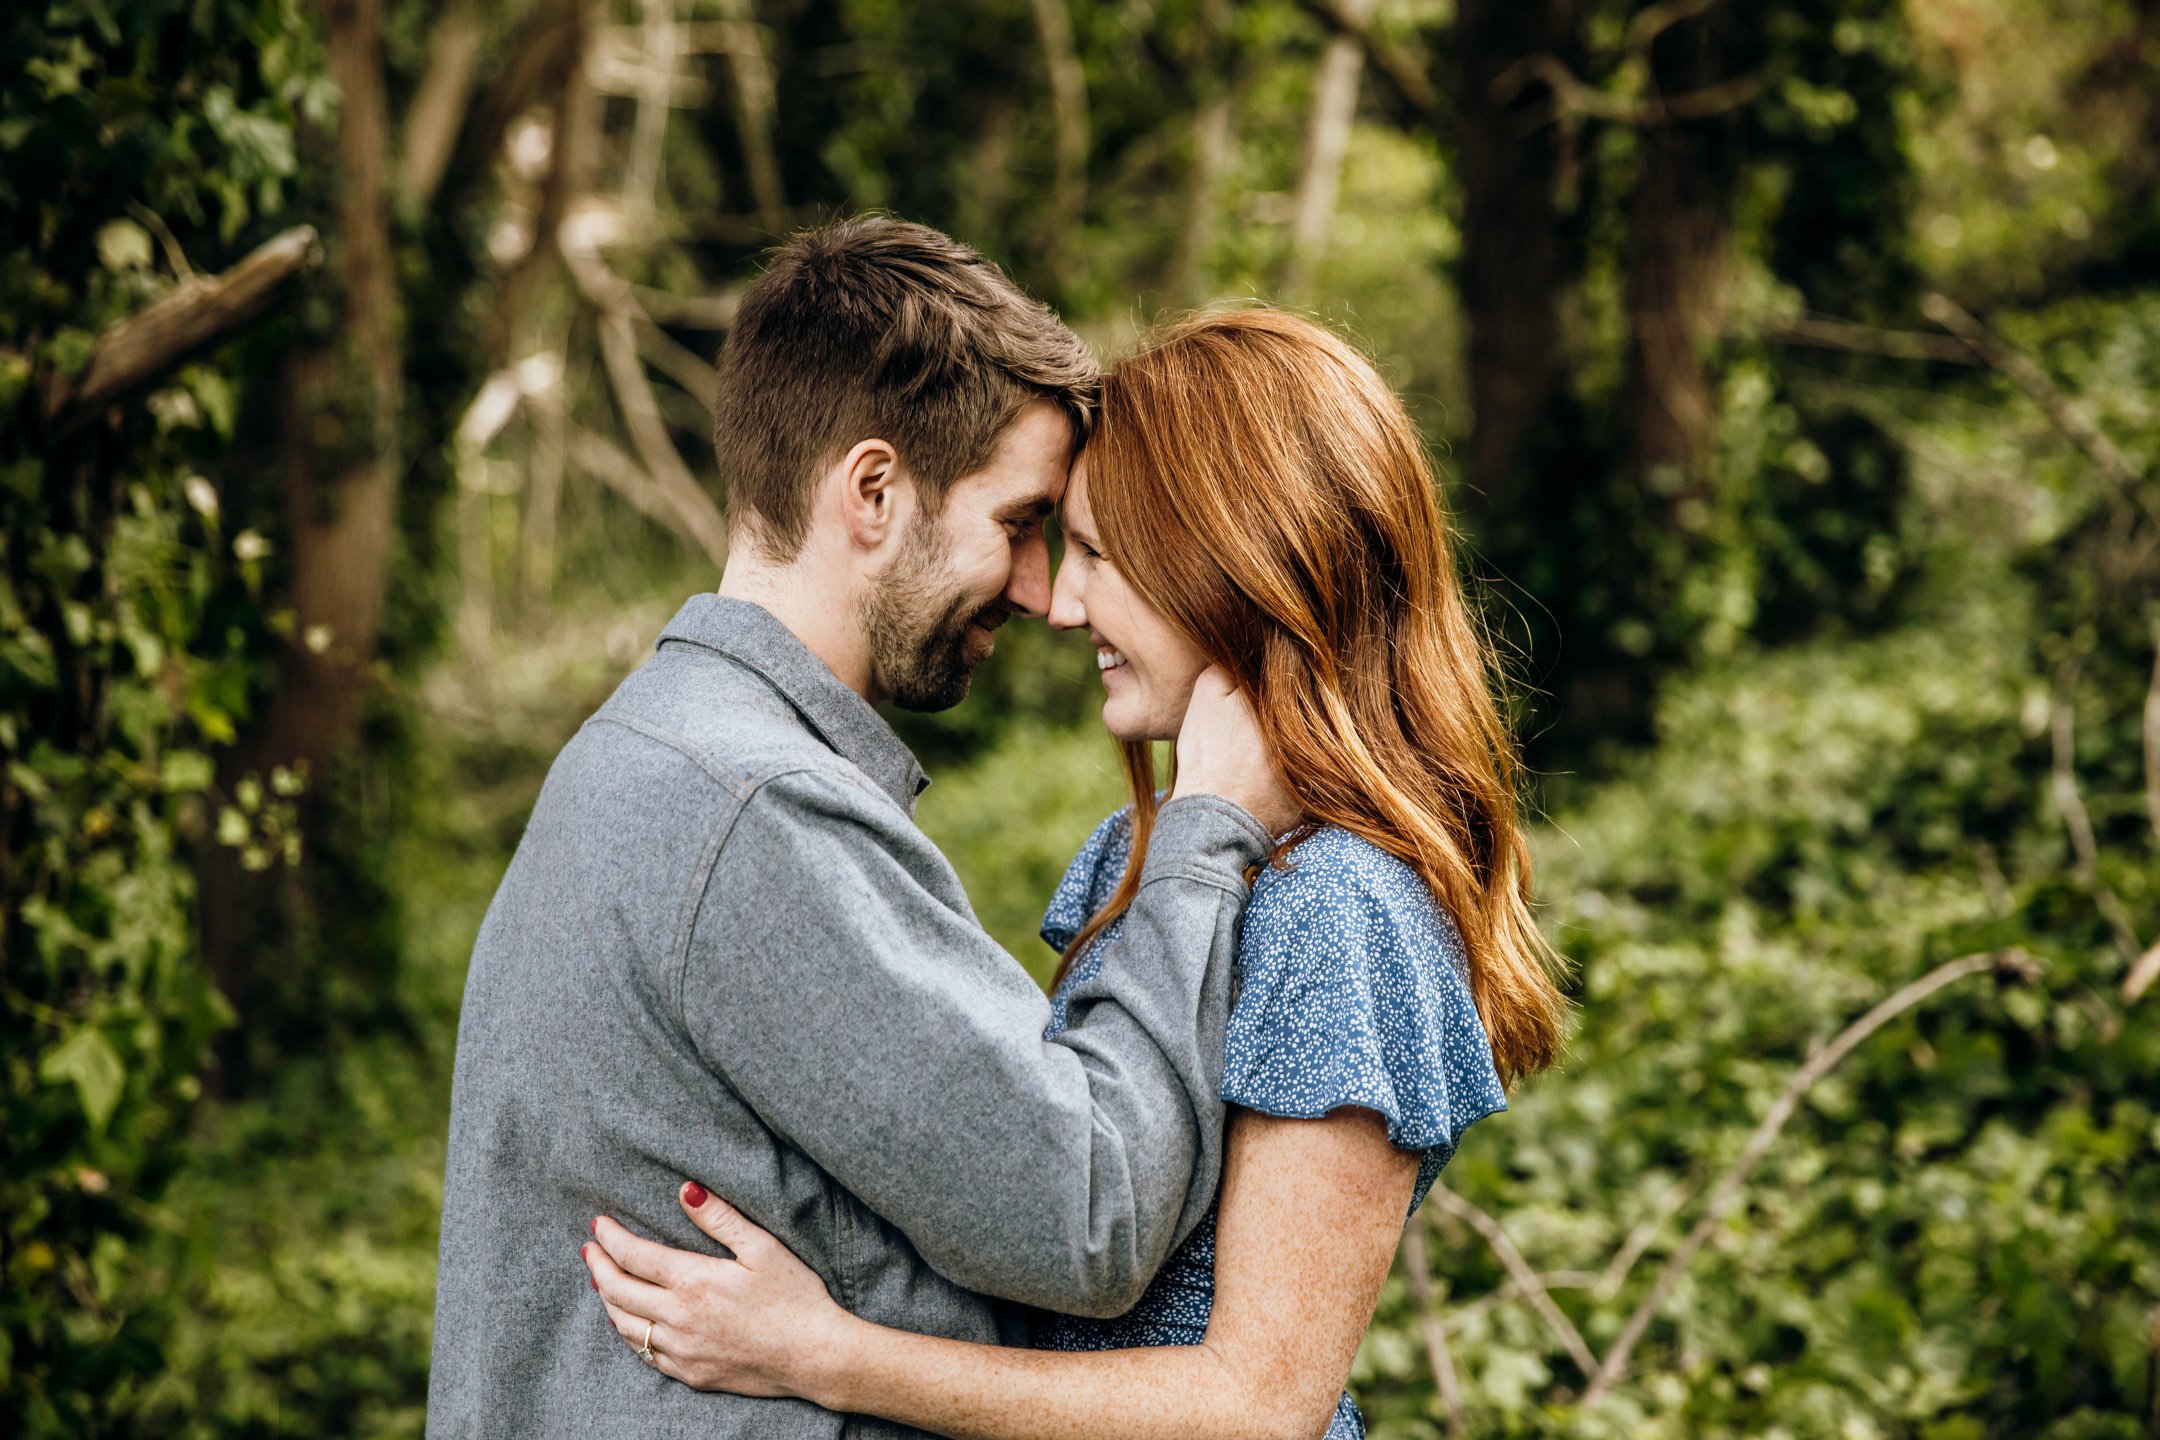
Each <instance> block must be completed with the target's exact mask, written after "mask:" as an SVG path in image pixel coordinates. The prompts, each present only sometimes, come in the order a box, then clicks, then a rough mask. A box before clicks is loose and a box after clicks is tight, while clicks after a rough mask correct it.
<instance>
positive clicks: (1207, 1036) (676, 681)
mask: <svg viewBox="0 0 2160 1440" xmlns="http://www.w3.org/2000/svg"><path fill="white" fill-rule="evenodd" d="M923 784H924V780H923V775H922V770H921V768H920V767H919V766H918V765H917V764H916V762H915V758H914V756H913V755H911V754H910V753H909V752H908V750H907V748H906V746H904V745H902V744H901V743H900V740H899V738H898V737H897V736H895V735H894V734H893V733H892V730H891V729H890V728H889V727H888V726H887V725H886V724H885V723H884V721H883V720H881V719H880V718H879V717H878V715H877V712H876V711H875V710H873V709H872V708H871V707H870V706H869V705H868V704H867V703H865V702H864V701H863V699H862V698H861V697H860V696H859V695H857V694H856V693H855V692H854V691H852V690H850V689H848V688H847V687H846V686H845V685H843V684H841V683H840V681H839V680H838V679H837V678H836V677H835V676H834V675H833V673H832V672H831V671H830V670H829V669H827V668H826V666H825V665H824V664H823V663H822V662H820V661H819V660H818V659H817V658H816V657H815V656H813V655H812V654H811V653H810V652H809V650H808V649H806V648H805V647H804V646H803V645H802V643H801V642H800V641H798V640H797V639H796V638H795V637H794V635H793V634H792V633H790V632H789V631H788V630H787V629H786V628H785V627H784V626H782V625H781V624H780V623H779V622H778V621H776V620H774V619H773V618H772V616H771V615H769V614H768V613H767V612H765V611H764V610H762V609H760V608H758V607H757V606H755V605H750V604H747V603H744V602H742V601H737V600H730V599H725V598H723V597H721V596H718V595H701V596H698V597H696V598H695V599H693V600H691V601H690V602H689V603H688V604H687V605H685V606H684V607H683V609H682V611H681V613H679V614H678V615H677V616H676V617H675V620H674V621H673V623H671V624H670V625H669V626H668V628H667V630H666V632H665V633H663V634H662V636H661V638H660V644H659V649H658V652H657V653H656V654H655V656H654V657H653V658H652V659H651V660H650V661H649V662H647V663H646V664H645V665H644V667H642V668H641V669H640V670H638V671H637V673H636V674H634V675H632V676H631V677H630V678H629V679H627V680H625V681H624V682H623V684H622V686H621V687H620V688H619V689H618V690H617V691H616V692H615V694H614V696H613V697H612V698H610V699H609V701H608V702H607V704H606V705H604V706H603V707H602V708H601V709H600V711H599V712H598V713H597V714H595V715H594V716H593V717H592V719H591V720H590V721H588V722H587V723H586V724H585V726H584V728H583V729H581V730H580V731H579V732H578V734H577V736H576V737H575V738H574V739H573V740H572V741H571V742H570V744H569V745H568V746H567V747H565V748H564V750H563V752H562V754H561V756H560V757H558V759H557V760H556V762H555V765H554V767H553V769H552V770H550V772H549V774H548V779H547V784H546V786H545V787H544V788H543V789H542V791H541V794H540V799H539V802H538V804H537V805H536V806H535V807H534V810H533V815H532V819H531V821H530V822H529V824H528V825H527V827H526V831H525V835H524V838H523V840H522V841H521V842H520V843H519V845H518V850H517V855H516V857H515V858H514V859H513V860H512V861H511V864H510V868H509V871H508V873H507V874H505V876H504V877H503V882H502V886H501V888H500V889H499V890H498V891H497V892H496V895H495V901H494V903H493V904H492V905H491V906H490V907H489V909H488V914H487V919H486V921H485V923H484V924H483V925H482V926H481V929H480V936H479V940H478V943H477V944H476V945H475V946H474V949H473V960H472V970H471V973H470V977H469V978H468V979H467V981H466V987H465V1006H464V1012H463V1016H462V1018H461V1021H460V1025H459V1029H458V1051H457V1069H456V1078H455V1083H454V1089H453V1095H452V1103H451V1119H450V1145H449V1161H448V1170H447V1174H446V1176H445V1181H444V1189H443V1228H442V1267H441V1273H440V1280H439V1283H438V1288H437V1295H436V1307H435V1348H434V1371H433V1376H432V1379H431V1382H430V1386H429V1393H428V1432H429V1434H431V1435H434V1436H442V1437H447V1436H460V1437H463V1436H482V1435H487V1436H495V1435H502V1436H509V1435H517V1436H527V1435H565V1434H576V1435H608V1436H612V1435H625V1436H629V1435H636V1436H674V1435H680V1436H684V1437H689V1436H696V1437H699V1440H724V1437H730V1436H759V1437H795V1436H804V1437H809V1436H817V1437H831V1436H836V1435H840V1434H850V1435H863V1436H869V1435H880V1436H884V1435H912V1434H914V1433H916V1432H913V1431H908V1430H904V1429H902V1428H900V1427H897V1426H892V1425H888V1424H886V1423H884V1422H881V1421H876V1420H869V1419H864V1418H862V1417H847V1416H840V1415H834V1414H832V1413H830V1412H827V1411H824V1410H820V1409H818V1408H817V1407H815V1406H812V1405H808V1404H805V1403H802V1402H799V1401H792V1400H759V1399H748V1398H744V1397H740V1396H734V1395H707V1394H700V1393H698V1392H696V1391H693V1390H691V1389H689V1388H687V1387H685V1386H683V1385H680V1384H677V1383H676V1382H674V1381H672V1380H669V1379H667V1378H666V1377H664V1376H662V1375H660V1374H658V1373H657V1372H655V1371H653V1370H651V1369H649V1368H647V1367H646V1366H645V1365H643V1364H642V1363H640V1362H639V1361H638V1360H637V1359H636V1358H635V1356H634V1355H632V1353H631V1351H630V1349H629V1348H628V1347H627V1346H625V1345H624V1344H623V1343H622V1341H621V1340H620V1339H619V1338H617V1337H616V1335H615V1333H614V1331H613V1329H612V1328H611V1327H610V1325H609V1323H608V1321H607V1318H606V1314H605V1312H604V1311H603V1310H602V1308H601V1305H600V1301H599V1298H598V1297H597V1296H596V1295H594V1294H593V1292H592V1290H591V1288H590V1287H589V1286H588V1285H587V1284H586V1281H585V1273H584V1269H583V1266H582V1265H581V1263H580V1261H579V1259H578V1254H577V1251H578V1247H579V1245H580V1244H581V1243H583V1242H584V1241H585V1240H586V1239H587V1238H588V1237H587V1231H586V1222H587V1221H588V1220H589V1219H590V1217H592V1216H593V1215H595V1214H599V1213H605V1214H609V1215H613V1216H615V1217H616V1218H618V1219H620V1220H621V1221H622V1222H623V1223H625V1224H626V1225H628V1226H630V1227H631V1228H632V1229H633V1230H635V1231H637V1232H639V1233H640V1234H644V1235H647V1236H651V1237H653V1238H655V1239H658V1240H661V1241H664V1242H666V1243H668V1244H671V1245H677V1246H682V1247H685V1248H691V1249H700V1250H706V1251H711V1250H712V1248H713V1247H712V1246H711V1245H710V1243H709V1242H707V1241H706V1240H705V1239H704V1237H703V1236H702V1235H700V1233H699V1232H698V1231H697V1230H696V1228H695V1227H693V1226H692V1225H691V1224H690V1222H689V1221H688V1219H686V1218H685V1217H684V1216H683V1214H682V1213H681V1211H680V1210H679V1209H678V1207H677V1205H676V1201H675V1192H676V1187H677V1185H678V1184H679V1183H680V1182H681V1181H682V1180H684V1179H697V1180H700V1181H702V1182H704V1183H705V1184H707V1185H709V1186H711V1187H712V1188H714V1189H715V1190H717V1191H719V1192H720V1193H721V1194H723V1195H725V1196H726V1197H727V1198H728V1199H729V1200H731V1201H733V1202H734V1203H735V1204H736V1205H737V1206H738V1207H740V1208H741V1209H742V1211H743V1212H744V1213H745V1214H746V1215H748V1216H749V1217H750V1218H751V1219H752V1220H754V1221H756V1222H757V1223H758V1224H760V1225H762V1226H764V1227H765V1228H767V1229H768V1230H771V1231H772V1232H773V1233H774V1234H775V1235H777V1236H778V1237H779V1238H780V1240H781V1241H783V1242H784V1243H785V1244H786V1245H787V1246H788V1247H789V1248H790V1249H792V1250H794V1251H795V1253H796V1254H798V1255H800V1256H801V1257H802V1258H803V1260H804V1261H805V1262H806V1263H808V1264H809V1265H810V1266H812V1267H813V1268H814V1269H815V1270H816V1271H817V1272H818V1274H819V1275H821V1276H822V1277H823V1278H824V1280H825V1283H826V1285H827V1286H828V1287H829V1288H830V1289H831V1291H832V1293H833V1295H834V1296H835V1298H837V1299H838V1300H839V1301H840V1303H841V1304H843V1305H845V1306H847V1307H848V1308H849V1309H851V1310H853V1311H855V1312H856V1313H858V1314H860V1315H863V1316H865V1317H867V1318H869V1319H872V1320H875V1321H878V1322H880V1323H883V1324H887V1325H894V1326H900V1327H903V1328H906V1329H909V1330H915V1331H920V1332H924V1333H929V1334H937V1335H947V1336H953V1337H956V1338H960V1339H968V1340H980V1341H995V1340H997V1339H998V1338H999V1335H1000V1330H999V1320H998V1314H997V1311H996V1308H995V1307H994V1305H993V1302H992V1301H991V1300H990V1299H988V1298H987V1297H988V1296H1002V1297H1005V1298H1007V1299H1011V1300H1017V1301H1022V1302H1025V1303H1028V1304H1032V1305H1039V1306H1043V1307H1045V1308H1049V1309H1056V1310H1063V1311H1068V1312H1072V1313H1077V1314H1090V1315H1109V1314H1116V1313H1119V1312H1121V1311H1123V1310H1124V1309H1126V1308H1128V1307H1129V1306H1130V1305H1131V1304H1132V1303H1133V1301H1134V1300H1136V1299H1137V1298H1138V1297H1139V1295H1140V1293H1141V1291H1142V1289H1143V1288H1144V1287H1145V1286H1146V1284H1147V1281H1148V1279H1149V1277H1150V1276H1151V1275H1153V1274H1154V1272H1155V1270H1156V1268H1157V1267H1158V1266H1159V1265H1160V1264H1161V1263H1162V1261H1163V1259H1164V1257H1165V1256H1167V1255H1168V1254H1169V1252H1170V1250H1171V1249H1172V1247H1173V1246H1174V1245H1175V1244H1176V1243H1177V1242H1178V1241H1179V1240H1181V1239H1182V1238H1183V1237H1184V1235H1185V1233H1186V1232H1187V1231H1188V1230H1189V1229H1191V1227H1192V1226H1193V1224H1194V1223H1195V1222H1197V1221H1198V1220H1199V1218H1200V1217H1201V1216H1202V1215H1203V1214H1204V1213H1205V1212H1206V1210H1207V1208H1208V1205H1209V1203H1210V1201H1211V1200H1212V1198H1213V1196H1214V1191H1215V1185H1216V1179H1217V1173H1218V1169H1219V1165H1220V1158H1221V1141H1222V1107H1221V1103H1220V1101H1219V1099H1218V1098H1217V1096H1218V1090H1219V1087H1220V1079H1221V1070H1222V1047H1223V1026H1224V1021H1225V1016H1226V1012H1227V1001H1228V988H1229V984H1230V968H1231V961H1232V959H1233V957H1234V953H1235V948H1236V938H1237V936H1236V932H1237V926H1238V922H1239V918H1240V916H1241V914H1242V910H1243V906H1244V900H1245V889H1246V887H1245V882H1244V878H1243V876H1244V872H1245V870H1246V868H1247V867H1248V866H1251V865H1253V864H1255V863H1257V862H1258V861H1259V860H1261V859H1262V858H1263V857H1264V855H1265V854H1266V852H1267V847H1268V843H1269V839H1268V836H1267V834H1266V833H1265V831H1263V830H1262V829H1261V827H1260V826H1259V825H1258V824H1257V823H1256V822H1254V821H1253V819H1252V818H1251V817H1250V816H1249V815H1247V814H1246V813H1245V812H1244V811H1243V810H1241V809H1239V808H1238V807H1237V806H1235V805H1231V804H1229V803H1227V802H1225V801H1221V800H1217V799H1214V798H1211V797H1198V798H1194V799H1187V800H1180V801H1175V802H1172V803H1171V804H1169V805H1166V806H1164V807H1163V810H1162V813H1161V817H1160V820H1159V823H1158V828H1157V830H1156V835H1155V840H1154V843H1153V845H1152V847H1151V850H1150V854H1149V858H1148V862H1147V868H1146V870H1145V872H1144V882H1143V884H1142V887H1141V889H1140V892H1139V897H1138V899H1137V900H1136V902H1135V903H1134V906H1133V908H1132V910H1131V912H1130V913H1129V915H1128V917H1127V919H1126V921H1125V926H1124V930H1123V934H1122V937H1121V938H1120V939H1119V941H1118V942H1117V945H1116V947H1115V950H1114V951H1113V953H1111V954H1110V956H1109V957H1108V959H1107V961H1106V963H1105V964H1104V965H1103V967H1102V975H1101V977H1100V978H1099V979H1098V980H1097V981H1096V982H1094V983H1092V984H1090V985H1088V986H1086V987H1084V988H1083V989H1082V990H1081V991H1080V992H1078V993H1076V994H1075V995H1074V997H1073V1002H1072V1004H1071V1006H1070V1014H1071V1015H1072V1017H1073V1022H1074V1023H1073V1025H1072V1028H1071V1029H1069V1030H1067V1031H1065V1032H1064V1033H1062V1034H1060V1035H1059V1036H1058V1037H1057V1038H1056V1039H1055V1040H1045V1039H1044V1038H1043V1030H1044V1026H1045V1024H1046V1023H1047V1021H1048V1019H1049V1007H1048V1002H1047V1001H1046V1000H1045V999H1044V997H1043V995H1042V993H1041V991H1040V990H1038V989H1037V988H1036V986H1035V984H1034V982H1033V981H1032V980H1030V979H1029V978H1028V975H1027V973H1026V972H1025V971H1024V970H1022V969H1021V967H1020V966H1019V964H1018V963H1017V962H1015V961H1014V960H1013V959H1012V957H1011V956H1009V955H1007V954H1006V953H1005V952H1004V951H1003V950H1001V949H999V948H998V946H997V944H996V943H995V942H993V941H992V940H991V939H990V938H989V937H988V936H987V935H985V934H984V933H983V930H982V927H981V926H980V925H979V924H977V923H976V920H975V917H974V913H973V912H972V910H970V908H969V906H968V901H967V896H966V894H965V893H964V892H963V891H962V889H961V887H960V882H959V879H958V878H957V877H956V876H955V875H954V873H953V870H952V867H951V866H950V865H949V864H947V863H946V861H945V859H944V857H943V856H941V855H940V854H939V853H938V851H937V849H936V847H934V846H933V845H931V843H930V842H929V840H928V839H926V838H925V837H924V836H923V834H922V832H921V831H920V830H918V829H916V828H915V824H914V821H913V818H912V816H913V811H914V803H915V796H916V793H917V792H918V791H919V790H920V789H921V788H922V786H923ZM1074 838H1075V840H1076V841H1077V840H1078V839H1079V838H1080V837H1078V836H1075V837H1074Z"/></svg>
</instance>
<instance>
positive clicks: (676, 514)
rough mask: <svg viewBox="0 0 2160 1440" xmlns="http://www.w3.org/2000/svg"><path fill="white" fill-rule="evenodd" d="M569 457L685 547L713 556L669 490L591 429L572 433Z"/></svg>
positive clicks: (581, 468)
mask: <svg viewBox="0 0 2160 1440" xmlns="http://www.w3.org/2000/svg"><path fill="white" fill-rule="evenodd" d="M569 454H570V460H571V462H572V463H573V464H575V465H576V466H577V467H578V468H579V469H580V470H583V471H584V472H585V473H586V474H588V475H590V476H592V477H593V478H594V479H595V480H598V481H599V482H600V483H601V484H603V485H605V486H607V487H608V488H609V489H610V490H613V491H614V492H615V493H616V494H618V495H620V496H622V497H623V499H625V500H627V501H629V502H630V507H631V508H632V509H634V510H636V511H637V512H638V513H639V514H641V515H643V516H645V517H646V518H647V519H649V520H654V521H657V522H658V523H659V524H660V525H661V526H663V527H664V528H666V529H668V530H671V531H673V532H674V533H675V534H676V535H677V536H679V537H680V538H681V539H682V540H683V541H684V542H685V543H686V544H689V545H692V546H694V547H696V548H697V549H700V550H705V552H706V553H707V554H708V555H709V554H711V553H712V552H711V551H710V550H708V549H706V546H705V543H704V542H703V541H702V540H701V539H700V538H699V537H698V536H697V535H696V534H694V533H693V532H692V531H691V530H690V528H689V527H688V526H687V525H685V524H684V523H683V518H682V512H681V511H680V510H679V509H678V508H677V506H676V504H675V497H674V496H673V495H672V494H670V493H669V490H668V487H667V486H665V485H663V484H661V483H660V482H659V481H658V480H655V479H653V477H652V476H651V475H649V474H647V473H646V472H645V469H644V467H643V466H641V465H639V464H638V463H637V461H635V460H633V459H631V458H630V457H629V456H628V455H625V454H623V452H622V451H620V450H618V449H616V448H615V447H614V446H613V445H611V444H609V443H608V442H607V441H606V440H603V439H601V438H600V437H599V436H598V435H595V434H593V433H592V432H591V431H590V430H575V431H573V432H571V435H570V447H569ZM716 563H717V562H716Z"/></svg>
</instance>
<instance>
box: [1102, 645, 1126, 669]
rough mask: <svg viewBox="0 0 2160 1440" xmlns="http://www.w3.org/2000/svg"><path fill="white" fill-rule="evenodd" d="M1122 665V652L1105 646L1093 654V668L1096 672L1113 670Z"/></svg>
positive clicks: (1123, 661) (1123, 657)
mask: <svg viewBox="0 0 2160 1440" xmlns="http://www.w3.org/2000/svg"><path fill="white" fill-rule="evenodd" d="M1124 663H1125V655H1124V653H1123V652H1122V651H1118V650H1112V649H1111V648H1110V647H1109V646H1107V645H1105V646H1102V647H1101V648H1099V649H1097V650H1096V652H1095V668H1096V669H1097V670H1115V669H1117V667H1118V666H1120V665H1122V664H1124Z"/></svg>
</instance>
